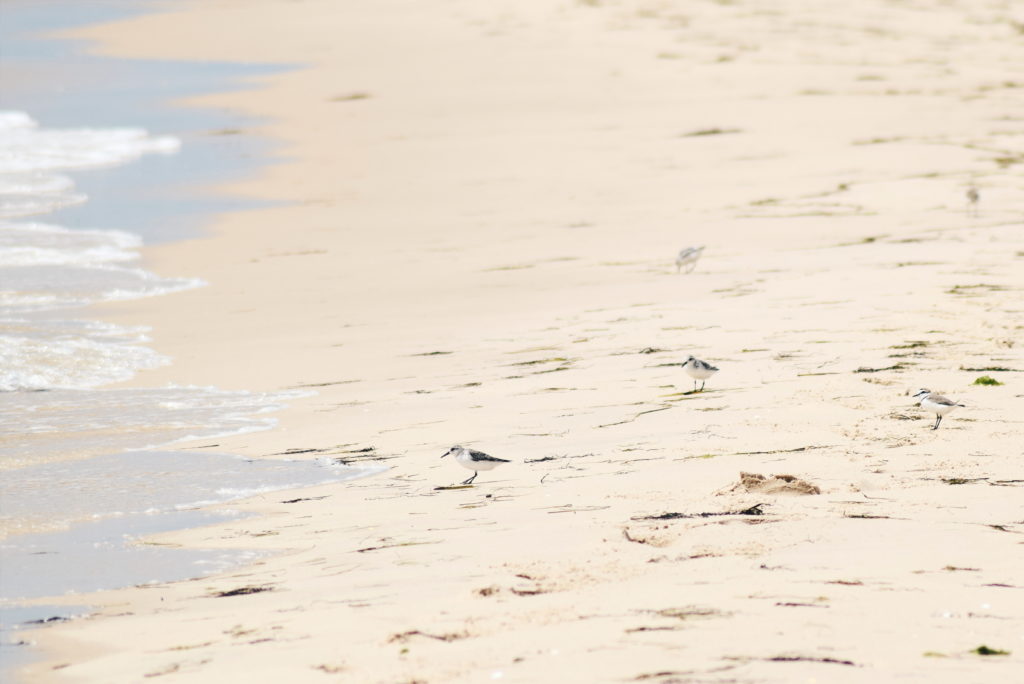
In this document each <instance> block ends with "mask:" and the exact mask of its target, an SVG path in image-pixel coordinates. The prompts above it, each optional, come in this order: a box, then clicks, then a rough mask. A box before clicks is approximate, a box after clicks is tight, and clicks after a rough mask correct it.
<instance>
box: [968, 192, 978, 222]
mask: <svg viewBox="0 0 1024 684" xmlns="http://www.w3.org/2000/svg"><path fill="white" fill-rule="evenodd" d="M980 200H981V193H979V192H978V188H976V187H974V186H973V185H972V186H971V187H969V188H967V213H968V214H970V215H971V216H974V217H977V216H978V202H979V201H980Z"/></svg>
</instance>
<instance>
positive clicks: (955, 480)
mask: <svg viewBox="0 0 1024 684" xmlns="http://www.w3.org/2000/svg"><path fill="white" fill-rule="evenodd" d="M939 479H940V480H942V481H943V482H945V483H946V484H948V485H963V484H970V483H972V482H984V481H985V480H987V479H988V478H987V477H940V478H939Z"/></svg>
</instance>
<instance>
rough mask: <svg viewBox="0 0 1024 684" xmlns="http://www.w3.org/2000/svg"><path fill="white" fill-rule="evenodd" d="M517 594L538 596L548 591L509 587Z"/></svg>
mask: <svg viewBox="0 0 1024 684" xmlns="http://www.w3.org/2000/svg"><path fill="white" fill-rule="evenodd" d="M509 591H511V592H512V593H513V594H515V595H516V596H537V595H538V594H543V593H546V592H545V591H544V590H543V589H516V588H515V587H513V588H511V589H509Z"/></svg>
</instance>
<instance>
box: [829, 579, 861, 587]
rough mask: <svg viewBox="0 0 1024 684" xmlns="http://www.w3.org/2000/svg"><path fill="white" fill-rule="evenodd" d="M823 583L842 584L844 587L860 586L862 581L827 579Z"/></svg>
mask: <svg viewBox="0 0 1024 684" xmlns="http://www.w3.org/2000/svg"><path fill="white" fill-rule="evenodd" d="M825 584H842V585H843V586H845V587H862V586H864V583H863V582H861V581H860V580H829V581H828V582H826V583H825Z"/></svg>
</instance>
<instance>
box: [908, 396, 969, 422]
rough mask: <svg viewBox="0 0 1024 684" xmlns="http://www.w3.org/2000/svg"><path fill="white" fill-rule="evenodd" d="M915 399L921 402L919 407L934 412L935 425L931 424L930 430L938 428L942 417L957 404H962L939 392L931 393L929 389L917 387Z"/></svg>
mask: <svg viewBox="0 0 1024 684" xmlns="http://www.w3.org/2000/svg"><path fill="white" fill-rule="evenodd" d="M914 398H915V399H918V400H919V401H918V403H919V404H921V408H923V409H925V410H926V411H931V412H932V413H934V414H935V425H933V426H932V430H938V429H939V423H941V422H942V417H943V416H944V415H946V414H947V413H949V412H950V411H952V410H953V409H955V408H956V407H957V406H961V407H962V406H963V404H958V403H956V402H955V401H953V400H952V399H947V398H946V397H944V396H942V395H941V394H933V393H932V392H931V391H930V390H926V389H919V390H917V394H915V395H914Z"/></svg>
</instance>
